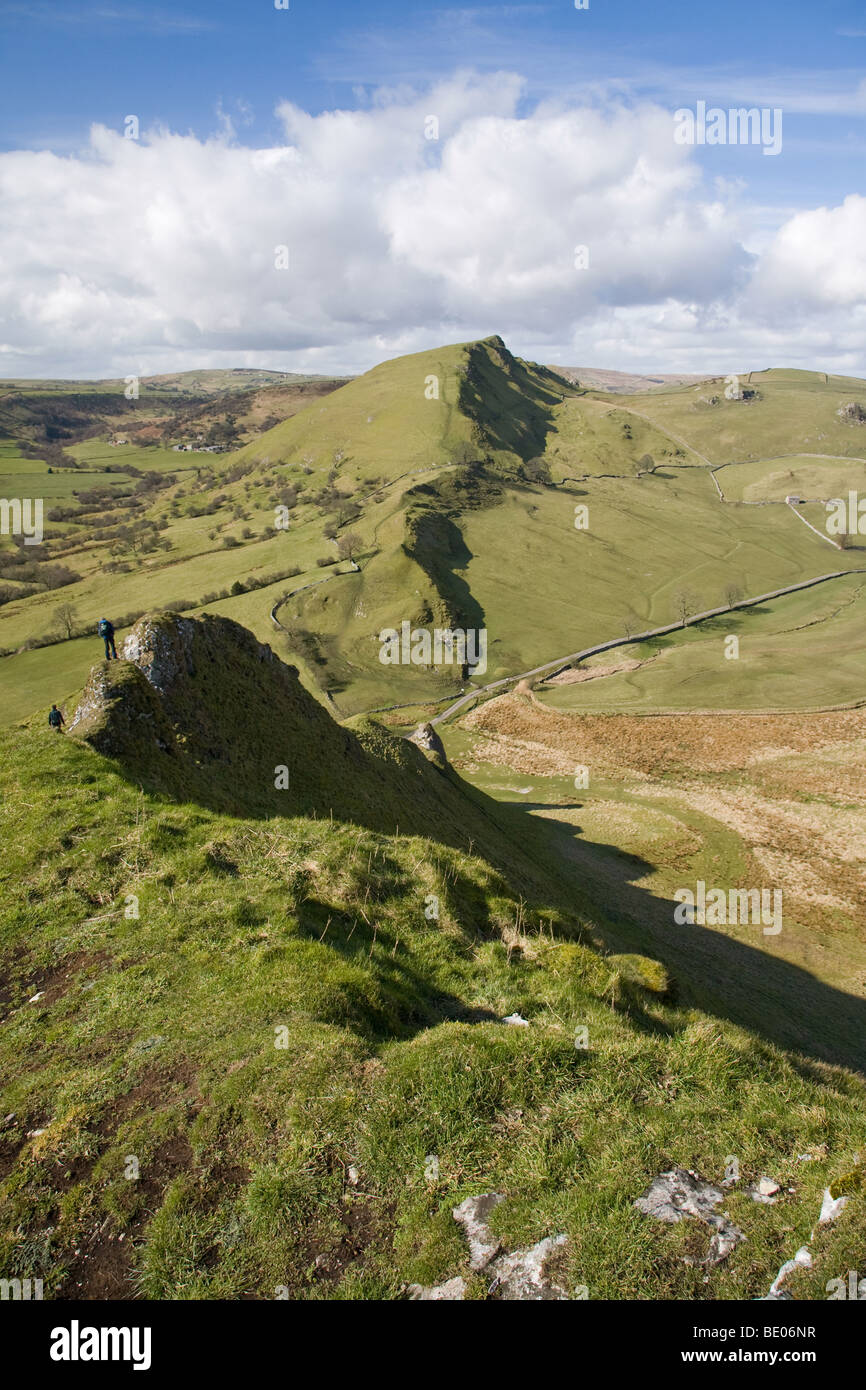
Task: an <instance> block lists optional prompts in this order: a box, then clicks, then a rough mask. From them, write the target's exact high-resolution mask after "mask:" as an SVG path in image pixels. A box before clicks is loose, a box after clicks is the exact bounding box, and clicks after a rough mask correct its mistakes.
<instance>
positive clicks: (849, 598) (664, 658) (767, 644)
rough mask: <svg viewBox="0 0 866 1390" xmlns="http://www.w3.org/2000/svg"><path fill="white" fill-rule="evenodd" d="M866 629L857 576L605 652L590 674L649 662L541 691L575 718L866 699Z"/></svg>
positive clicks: (864, 594)
mask: <svg viewBox="0 0 866 1390" xmlns="http://www.w3.org/2000/svg"><path fill="white" fill-rule="evenodd" d="M864 624H866V575H856V576H855V575H852V576H851V577H850V578H844V579H833V580H829V581H828V582H827V583H826V584H821V585H818V586H816V587H815V588H812V589H804V590H802V591H801V592H799V593H795V594H787V595H786V596H785V597H783V598H778V599H774V600H772V601H771V602H768V603H765V604H761V605H760V606H759V607H756V608H747V609H741V610H739V611H738V612H735V613H730V614H725V615H724V616H721V617H717V618H710V619H707V620H706V621H705V622H702V623H700V624H697V625H695V626H693V627H688V628H686V629H685V630H684V631H682V632H677V633H673V634H668V635H666V636H664V637H658V638H655V639H653V640H651V641H648V642H645V643H632V644H630V645H628V646H623V647H619V648H616V649H615V650H614V651H612V652H605V653H604V654H602V655H600V656H598V657H593V658H590V660H589V661H587V662H586V663H584V665H583V666H582V668H581V669H584V670H590V671H591V670H592V669H593V667H595V668H596V669H599V668H600V669H605V668H608V667H611V666H615V665H616V664H617V663H619V662H634V661H639V662H641V663H643V664H642V665H641V666H640V668H639V669H638V670H631V671H623V672H619V673H616V672H614V673H613V674H611V675H605V676H600V677H596V678H595V679H593V680H587V681H582V682H579V683H575V684H573V685H555V686H550V685H542V686H539V687H537V690H536V693H537V695H538V696H539V698H540V699H541V700H543V702H544V703H545V704H549V705H551V706H552V707H553V708H555V709H562V710H570V711H573V712H575V713H579V712H581V711H585V712H594V713H595V712H598V713H601V712H609V713H623V714H628V713H635V714H636V713H641V714H646V713H652V712H656V711H659V710H667V709H671V710H687V709H720V710H752V709H754V710H758V709H791V710H798V709H814V708H818V707H820V706H823V705H834V704H839V705H841V704H846V703H848V702H851V701H855V700H862V699H866V649H864V645H863V642H862V640H861V638H860V634H862V632H863V630H864ZM731 636H735V637H736V638H737V639H738V641H739V647H738V651H739V655H738V656H737V657H736V658H733V657H728V656H726V650H735V649H734V648H732V647H730V646H729V644H728V643H727V639H728V638H729V637H731Z"/></svg>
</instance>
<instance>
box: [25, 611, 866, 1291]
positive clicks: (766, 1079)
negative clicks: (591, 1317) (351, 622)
mask: <svg viewBox="0 0 866 1390" xmlns="http://www.w3.org/2000/svg"><path fill="white" fill-rule="evenodd" d="M129 653H130V655H131V656H133V657H134V658H135V660H134V661H124V662H119V663H117V664H114V663H112V664H111V665H110V666H107V665H104V664H102V663H100V664H99V665H98V666H97V667H96V668H95V670H94V671H93V673H92V675H91V678H90V680H89V682H88V683H87V686H86V690H85V693H84V696H83V700H82V713H81V719H80V722H79V723H78V724H76V726H75V729H74V730H73V733H72V735H71V736H65V737H64V736H62V735H55V734H53V733H51V732H50V731H49V730H48V729H47V728H44V727H43V725H42V720H41V718H40V719H39V720H35V721H34V722H33V723H32V725H30V726H21V727H18V728H16V729H15V730H14V731H9V732H6V733H3V734H0V751H2V774H0V777H2V801H0V821H2V834H3V843H4V857H3V864H2V866H0V878H2V886H3V896H4V902H5V903H6V907H5V909H4V913H3V917H2V926H0V1000H2V1022H0V1081H2V1087H3V1091H2V1104H0V1111H2V1114H3V1115H4V1116H5V1119H4V1121H3V1127H2V1129H0V1182H2V1212H3V1220H2V1224H0V1274H2V1276H3V1277H28V1276H29V1277H36V1278H43V1279H44V1280H45V1284H46V1297H60V1298H63V1297H82V1296H83V1297H86V1298H100V1297H108V1298H128V1297H142V1296H143V1297H149V1298H163V1299H176V1298H266V1299H270V1298H274V1297H280V1296H282V1294H283V1293H284V1292H287V1293H288V1295H289V1296H290V1297H298V1298H311V1299H356V1298H368V1299H369V1298H388V1299H390V1298H398V1297H401V1296H404V1291H405V1286H406V1284H407V1283H409V1282H411V1281H418V1282H423V1283H432V1282H437V1281H440V1280H442V1279H446V1278H450V1277H452V1276H453V1275H455V1274H457V1273H462V1274H463V1275H464V1276H466V1277H467V1280H468V1294H467V1296H468V1297H471V1298H484V1297H485V1296H487V1286H486V1282H485V1281H484V1280H483V1279H482V1278H480V1277H479V1276H472V1275H471V1274H470V1272H469V1270H468V1268H467V1252H466V1248H465V1244H464V1243H463V1242H462V1240H461V1238H460V1236H459V1233H458V1231H457V1229H456V1227H455V1224H454V1222H453V1219H452V1217H451V1210H452V1208H453V1207H454V1205H455V1204H456V1203H457V1202H459V1201H460V1200H461V1199H462V1198H463V1197H464V1196H467V1195H469V1194H473V1193H477V1192H478V1191H488V1190H496V1191H500V1192H502V1193H504V1194H505V1195H506V1198H507V1200H506V1201H505V1202H504V1203H503V1204H502V1205H501V1207H499V1208H497V1211H496V1215H495V1218H494V1226H495V1228H496V1230H497V1231H498V1233H499V1234H500V1235H501V1237H502V1238H503V1240H504V1241H505V1242H506V1244H507V1246H508V1248H512V1249H513V1248H517V1247H518V1246H519V1245H525V1244H528V1243H530V1242H533V1241H535V1240H537V1239H540V1238H541V1237H543V1236H545V1235H552V1234H556V1233H558V1232H562V1233H563V1234H565V1235H566V1236H567V1245H566V1246H565V1248H564V1252H563V1267H562V1272H561V1276H560V1277H561V1278H562V1279H563V1280H564V1281H565V1283H566V1286H567V1289H568V1291H569V1292H572V1291H574V1290H576V1289H578V1288H579V1287H580V1286H583V1287H585V1288H586V1289H587V1290H588V1292H589V1296H590V1297H591V1298H605V1297H610V1298H616V1299H628V1298H647V1297H673V1298H683V1299H692V1300H699V1299H705V1298H734V1299H742V1298H754V1297H760V1296H762V1295H763V1294H764V1293H765V1292H766V1290H767V1288H768V1287H769V1284H770V1281H771V1280H772V1278H773V1277H774V1276H775V1273H776V1271H777V1269H778V1267H779V1265H780V1264H781V1263H782V1261H783V1260H784V1259H787V1258H789V1257H790V1256H791V1255H792V1253H793V1251H794V1250H795V1249H796V1248H797V1247H798V1246H799V1245H801V1244H803V1242H804V1241H806V1240H808V1239H809V1235H810V1232H811V1230H812V1229H813V1227H814V1225H815V1222H816V1218H817V1213H818V1211H819V1209H820V1205H821V1199H822V1193H823V1190H824V1188H825V1186H826V1185H827V1184H828V1183H832V1184H834V1190H835V1191H837V1192H843V1191H844V1192H850V1193H852V1194H853V1198H854V1200H852V1201H851V1202H850V1203H849V1205H848V1207H847V1208H846V1210H845V1212H844V1213H843V1216H842V1218H841V1219H840V1220H839V1222H837V1223H836V1225H834V1226H833V1227H827V1228H826V1229H824V1230H822V1232H821V1233H820V1235H819V1236H818V1237H817V1239H816V1241H815V1242H814V1243H813V1247H812V1248H813V1254H814V1257H815V1265H814V1268H813V1269H812V1270H811V1271H802V1272H801V1273H800V1274H798V1275H797V1277H796V1279H795V1280H792V1282H791V1286H790V1287H791V1288H792V1290H793V1291H794V1293H795V1295H796V1296H797V1297H801V1298H810V1297H812V1298H823V1297H824V1296H825V1284H826V1281H827V1279H829V1278H835V1277H838V1276H840V1275H844V1272H845V1271H846V1270H847V1269H848V1268H849V1267H851V1268H856V1267H857V1260H858V1255H857V1252H858V1250H862V1244H863V1239H864V1237H866V1214H864V1207H863V1202H862V1197H861V1196H858V1193H861V1194H862V1190H863V1170H862V1164H861V1165H859V1166H858V1159H857V1154H858V1153H859V1154H862V1114H863V1103H864V1098H866V1097H864V1083H863V1082H862V1080H861V1079H859V1078H858V1077H857V1076H855V1075H854V1074H853V1073H852V1072H850V1071H846V1070H844V1069H842V1068H841V1067H839V1066H838V1065H833V1064H832V1063H831V1061H830V1060H816V1054H815V1053H814V1052H813V1050H812V1048H811V1045H810V1042H809V1039H808V1036H806V1035H804V1036H803V1038H802V1042H803V1047H804V1050H802V1051H801V1052H799V1053H797V1052H794V1053H790V1054H789V1053H786V1052H785V1051H784V1050H783V1049H782V1047H780V1045H779V1044H778V1043H777V1042H775V1041H773V1040H772V1039H770V1038H768V1037H764V1038H762V1037H761V1036H760V1032H761V1030H760V1027H758V1028H757V1029H756V1030H753V1031H747V1030H746V1028H745V1027H744V1026H743V1024H742V1023H741V1022H740V1021H738V1008H739V1006H740V1004H741V1003H742V1000H741V999H739V998H738V995H737V987H738V981H741V980H742V978H743V976H744V974H745V973H746V970H745V967H746V965H747V962H748V960H749V958H750V956H754V955H757V956H761V955H762V953H761V952H759V951H757V950H756V949H755V948H753V947H751V946H748V945H746V944H745V943H741V944H738V943H733V942H727V943H726V942H722V941H720V942H714V941H713V940H712V938H714V937H715V933H713V932H712V931H709V930H708V931H706V932H705V933H704V938H703V940H704V944H703V945H701V946H700V947H699V948H698V949H697V953H696V954H697V959H698V963H699V968H698V970H697V971H696V978H695V979H690V978H688V976H687V975H686V976H683V977H681V978H675V979H672V978H670V977H669V976H668V975H667V974H666V972H665V971H664V970H660V969H659V968H658V967H657V966H653V965H652V964H651V963H649V962H642V961H641V960H639V959H636V958H635V956H634V953H633V951H628V952H626V953H625V954H619V955H617V954H611V953H610V950H609V948H606V947H605V946H604V944H603V943H604V941H605V939H606V934H607V933H608V932H613V931H615V930H616V929H617V925H618V924H617V918H618V917H621V916H622V914H623V912H625V913H629V912H634V913H635V918H636V920H639V918H640V915H641V907H640V904H638V905H637V906H636V907H635V905H634V904H633V903H631V902H630V899H631V898H632V897H633V896H634V892H635V890H634V889H633V888H632V889H628V886H627V885H626V884H625V883H624V882H623V884H622V885H621V887H622V890H623V891H622V895H621V896H622V901H620V894H614V895H611V896H610V897H609V901H608V902H607V904H601V905H600V906H599V908H598V909H597V910H592V911H590V909H589V906H588V902H587V900H586V897H585V894H584V886H583V881H582V880H583V871H582V870H581V869H579V868H576V867H575V865H574V864H573V863H569V862H568V861H567V860H565V859H562V858H560V857H559V853H558V850H557V848H556V846H555V845H553V844H552V843H551V839H550V828H549V826H545V825H544V824H541V823H536V822H535V821H534V820H533V819H532V818H527V816H526V815H525V813H524V811H523V809H522V808H521V809H516V808H514V807H509V806H505V805H501V804H496V803H495V802H493V801H492V800H491V799H490V798H489V797H487V796H485V795H484V794H483V793H481V792H479V791H473V790H471V789H469V788H468V787H467V786H466V784H465V783H464V782H461V780H460V779H459V778H458V777H457V776H456V775H455V774H454V773H453V772H451V771H450V770H449V769H448V768H447V767H445V766H443V765H442V764H441V763H437V761H436V759H435V758H434V759H433V760H432V761H430V760H428V759H427V758H425V757H424V755H422V754H421V753H420V752H418V751H417V750H415V749H412V748H408V747H406V746H404V745H403V744H402V743H400V742H397V741H395V740H394V739H393V738H392V737H391V736H389V735H388V734H387V733H386V732H385V731H384V730H383V729H381V728H378V727H376V726H373V725H364V726H362V727H360V728H359V729H358V730H357V731H356V732H351V731H349V730H347V729H345V728H341V727H339V726H338V725H336V724H335V723H334V722H333V721H332V720H330V719H329V717H328V716H327V715H326V714H325V713H324V712H323V711H321V710H320V709H319V707H318V706H317V705H316V704H315V703H314V702H313V701H312V700H311V699H310V697H309V696H308V695H307V694H306V693H305V692H304V691H303V690H302V688H301V687H300V685H299V683H298V681H297V679H296V677H295V675H294V674H293V673H292V672H291V670H289V669H288V668H285V667H283V666H282V665H281V664H280V663H278V662H277V661H276V660H275V659H274V658H273V657H271V656H270V655H269V654H267V653H265V652H263V651H262V649H261V647H260V645H259V644H258V643H257V642H256V641H255V640H254V638H253V637H252V636H251V635H250V634H249V633H246V632H243V631H241V630H239V629H238V628H237V627H236V626H235V625H234V624H231V623H226V622H224V621H218V620H214V619H211V620H204V621H202V622H190V621H189V620H187V619H185V618H178V617H177V616H176V615H175V616H173V615H167V614H163V615H159V614H156V615H152V616H151V617H149V618H148V619H147V620H145V621H144V622H142V623H140V624H139V625H138V626H137V628H136V629H135V632H134V633H133V640H132V641H131V642H130V646H129ZM79 735H80V736H79ZM100 749H101V750H102V751H99V750H100ZM276 764H285V765H287V766H288V767H289V769H290V770H291V773H292V780H291V781H290V784H289V787H288V788H287V790H286V791H285V792H280V791H277V789H276V788H275V786H274V780H273V768H274V766H275V765H276ZM279 798H284V799H282V800H280V799H279ZM404 814H405V817H406V819H405V821H404V819H403V817H404ZM398 824H399V830H398ZM622 928H623V924H622V923H620V924H619V929H622ZM714 949H719V950H721V949H724V951H725V952H726V953H727V954H726V956H725V957H724V959H725V961H726V969H725V970H724V971H723V974H722V977H721V978H723V979H724V980H726V981H728V984H727V986H726V987H725V988H721V987H720V985H719V978H720V977H719V975H718V972H717V971H713V970H705V969H704V965H705V962H704V960H703V952H704V951H711V950H714ZM722 959H723V958H722V957H719V958H718V960H717V964H720V962H721V960H722ZM763 959H764V972H763V975H762V979H763V988H764V991H765V993H766V995H767V997H768V998H769V999H771V1000H773V1001H775V1004H774V1007H773V1008H768V1007H767V1005H766V1001H764V1004H763V1016H764V1019H765V1020H767V1021H769V1022H772V1021H773V1020H774V1018H775V1017H777V1015H775V1014H774V1008H778V1009H779V1010H781V1002H782V1000H783V999H784V1000H789V1001H790V1000H791V999H796V1000H797V1002H798V1016H799V1011H800V1010H799V1006H801V1005H802V1007H803V1009H804V1010H805V1014H804V1016H805V1017H807V1016H808V1014H809V1011H810V1009H813V1010H817V1011H818V1012H820V1011H821V1010H823V1011H824V1013H825V1014H826V1016H827V1017H828V1018H830V1017H833V1018H835V1019H836V1021H837V1027H838V1028H840V1029H841V1030H842V1032H843V1034H844V1036H843V1037H842V1038H841V1043H843V1044H844V1045H845V1046H848V1047H849V1049H850V1047H851V1046H853V1045H854V1043H855V1041H856V1036H854V1035H852V1036H848V1034H847V1032H846V1030H847V1028H848V1022H847V1015H846V1014H845V1011H844V1008H843V1007H842V997H841V996H838V995H837V994H836V993H835V992H834V991H833V990H831V989H829V988H828V987H826V986H825V987H821V988H820V989H819V987H818V986H817V984H816V982H815V981H811V980H810V979H809V978H808V977H807V976H806V974H805V972H802V971H798V970H796V969H794V968H793V967H792V966H790V965H789V964H786V963H784V962H781V961H780V962H773V961H772V960H771V959H770V958H769V957H763ZM702 977H703V978H702ZM701 990H703V992H704V996H705V997H707V996H709V995H712V996H713V997H714V999H715V1003H714V1004H713V1005H712V1006H711V1007H710V1008H707V1007H706V1005H702V1003H701V1001H700V991H701ZM757 1002H760V1001H757ZM515 1011H517V1012H519V1013H520V1014H521V1015H522V1016H523V1017H524V1018H525V1019H526V1020H527V1021H528V1026H527V1027H522V1026H509V1025H506V1024H504V1023H503V1022H502V1020H503V1018H504V1017H505V1016H506V1015H509V1014H512V1013H514V1012H515ZM778 1016H781V1014H779V1015H778ZM583 1030H586V1032H585V1033H584V1031H583ZM854 1034H855V1035H857V1034H858V1030H857V1028H856V1026H855V1029H854ZM862 1036H863V1030H862V1026H861V1027H860V1028H859V1037H860V1038H861V1039H862ZM843 1050H844V1048H843ZM731 1154H734V1155H736V1156H737V1159H738V1162H739V1165H740V1172H741V1181H740V1183H739V1184H738V1185H737V1186H735V1187H734V1188H732V1189H731V1190H730V1191H729V1192H728V1193H727V1194H726V1207H727V1208H728V1210H729V1211H730V1214H731V1216H732V1218H733V1219H734V1221H735V1222H736V1223H737V1224H738V1225H739V1226H740V1227H741V1228H742V1229H743V1231H744V1233H745V1234H746V1236H747V1241H746V1243H744V1244H741V1245H739V1246H738V1247H737V1248H736V1250H735V1251H734V1252H733V1253H732V1254H731V1255H730V1256H729V1257H728V1259H727V1260H725V1261H724V1262H723V1263H722V1264H720V1265H718V1266H716V1267H704V1266H701V1265H700V1264H697V1265H696V1264H695V1263H694V1257H697V1258H698V1259H700V1258H702V1256H703V1253H704V1251H705V1247H706V1237H705V1236H704V1235H703V1234H702V1232H701V1229H700V1228H699V1227H696V1226H695V1225H694V1224H693V1223H691V1222H684V1223H682V1225H680V1226H674V1227H664V1226H660V1225H657V1224H655V1223H653V1222H651V1221H648V1220H647V1219H646V1218H644V1217H642V1216H641V1215H640V1214H639V1213H638V1212H637V1211H636V1210H635V1208H634V1206H633V1202H634V1199H635V1198H636V1197H638V1196H640V1195H641V1193H642V1192H643V1191H644V1190H645V1189H646V1187H647V1185H648V1184H649V1182H650V1181H651V1180H652V1178H653V1177H654V1176H655V1175H656V1174H657V1173H658V1172H660V1171H662V1170H664V1169H666V1168H668V1167H669V1166H671V1165H672V1164H681V1165H683V1166H685V1167H692V1168H694V1169H696V1170H698V1171H699V1172H701V1173H702V1174H703V1175H704V1176H706V1177H708V1178H711V1179H713V1180H715V1181H717V1182H718V1181H720V1179H721V1178H722V1176H723V1174H724V1172H725V1168H726V1165H727V1164H728V1163H729V1157H730V1155H731ZM807 1154H808V1155H809V1157H810V1159H811V1161H809V1162H803V1161H802V1157H803V1155H807ZM434 1160H435V1161H434ZM763 1173H770V1174H772V1175H773V1176H774V1177H775V1179H776V1180H777V1181H778V1182H780V1184H781V1185H782V1190H783V1197H782V1199H781V1201H780V1203H779V1204H777V1205H775V1206H762V1205H759V1204H757V1203H755V1202H753V1201H752V1200H751V1197H750V1195H749V1192H748V1190H747V1188H748V1184H750V1183H751V1182H753V1181H755V1180H756V1179H757V1178H758V1177H759V1176H760V1175H761V1174H763ZM685 1257H688V1258H689V1259H691V1260H692V1263H689V1262H687V1259H686V1258H685Z"/></svg>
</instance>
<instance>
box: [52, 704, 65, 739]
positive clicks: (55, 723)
mask: <svg viewBox="0 0 866 1390" xmlns="http://www.w3.org/2000/svg"><path fill="white" fill-rule="evenodd" d="M48 723H49V724H50V725H51V727H52V729H53V730H54V732H55V733H56V734H59V733H60V732H61V731H62V729H63V725H64V723H65V720H64V718H63V715H62V714H61V713H60V710H59V709H58V708H57V706H56V705H52V706H51V708H50V710H49V711H48Z"/></svg>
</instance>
